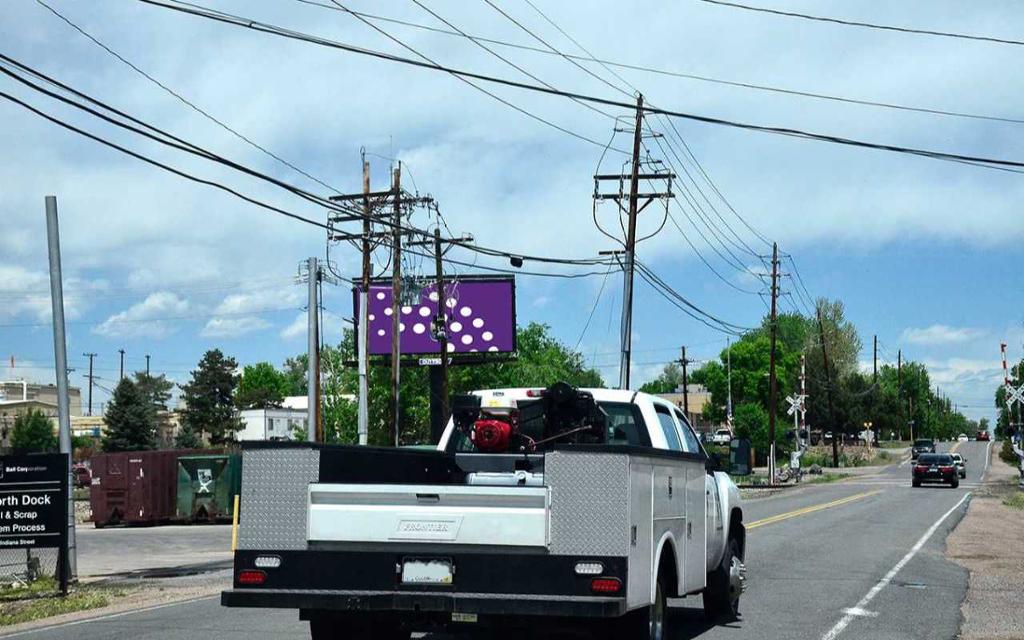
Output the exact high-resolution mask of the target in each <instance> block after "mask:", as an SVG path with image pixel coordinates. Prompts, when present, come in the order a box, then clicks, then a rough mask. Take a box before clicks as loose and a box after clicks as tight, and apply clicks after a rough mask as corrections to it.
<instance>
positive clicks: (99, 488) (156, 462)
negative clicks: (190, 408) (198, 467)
mask: <svg viewBox="0 0 1024 640" xmlns="http://www.w3.org/2000/svg"><path fill="white" fill-rule="evenodd" d="M196 453H210V452H209V451H206V450H202V451H197V450H193V449H180V450H165V451H122V452H118V453H100V454H97V455H94V456H93V457H92V485H91V487H90V489H89V502H90V504H91V505H92V520H93V524H94V525H95V526H96V527H97V528H102V527H105V526H107V525H110V524H127V525H156V524H165V523H167V522H170V521H171V520H173V519H174V517H175V515H176V510H177V501H176V497H177V496H176V493H177V486H178V457H179V456H183V455H192V454H196Z"/></svg>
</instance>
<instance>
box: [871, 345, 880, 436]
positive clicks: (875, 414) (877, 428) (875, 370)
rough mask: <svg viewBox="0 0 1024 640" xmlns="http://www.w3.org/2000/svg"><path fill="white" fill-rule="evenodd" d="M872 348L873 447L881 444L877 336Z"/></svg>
mask: <svg viewBox="0 0 1024 640" xmlns="http://www.w3.org/2000/svg"><path fill="white" fill-rule="evenodd" d="M873 342H874V348H873V349H872V354H873V355H872V358H871V372H872V373H871V382H872V385H873V388H872V389H871V417H872V422H873V423H874V425H875V446H876V447H877V446H878V445H880V444H881V442H882V438H881V433H882V425H881V424H880V421H879V419H878V334H877V333H876V334H875V337H874V341H873Z"/></svg>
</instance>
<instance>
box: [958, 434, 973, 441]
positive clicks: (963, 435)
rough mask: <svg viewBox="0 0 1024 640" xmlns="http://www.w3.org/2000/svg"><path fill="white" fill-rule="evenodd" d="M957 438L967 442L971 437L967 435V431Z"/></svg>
mask: <svg viewBox="0 0 1024 640" xmlns="http://www.w3.org/2000/svg"><path fill="white" fill-rule="evenodd" d="M956 439H957V440H958V441H960V442H967V441H968V440H970V438H968V437H967V434H966V433H961V434H960V435H958V436H957V437H956Z"/></svg>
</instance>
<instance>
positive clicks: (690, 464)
mask: <svg viewBox="0 0 1024 640" xmlns="http://www.w3.org/2000/svg"><path fill="white" fill-rule="evenodd" d="M672 414H673V416H674V417H675V419H676V421H677V422H678V423H679V430H680V432H681V433H682V436H683V437H682V443H683V450H684V451H686V452H687V453H693V454H698V455H700V454H702V453H704V450H703V449H702V448H701V446H700V441H699V440H698V439H697V435H696V434H695V433H694V432H693V429H692V428H691V427H690V424H689V421H687V419H686V417H685V416H684V415H683V412H682V411H679V410H678V409H676V408H673V411H672ZM684 464H685V466H686V516H687V520H686V543H685V549H686V551H685V552H684V560H683V565H684V568H685V570H684V571H683V574H682V575H683V580H682V581H683V590H684V592H685V593H692V592H694V591H698V590H700V589H703V588H704V587H705V586H706V583H707V547H708V538H710V537H711V536H712V535H713V532H714V529H710V530H709V529H708V528H707V518H708V515H709V514H708V509H707V477H708V474H707V470H706V468H705V466H704V463H703V462H701V461H699V460H687V461H686V462H685V463H684Z"/></svg>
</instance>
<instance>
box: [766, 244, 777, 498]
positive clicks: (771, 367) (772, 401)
mask: <svg viewBox="0 0 1024 640" xmlns="http://www.w3.org/2000/svg"><path fill="white" fill-rule="evenodd" d="M778 299H779V245H778V244H777V243H772V309H771V322H770V327H771V352H770V355H769V356H768V477H769V478H770V481H769V482H770V483H771V484H775V412H776V408H777V404H778V401H777V398H776V395H777V393H778V391H777V388H778V381H777V380H776V374H775V348H776V343H777V341H778V333H779V331H778V304H777V302H778Z"/></svg>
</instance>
